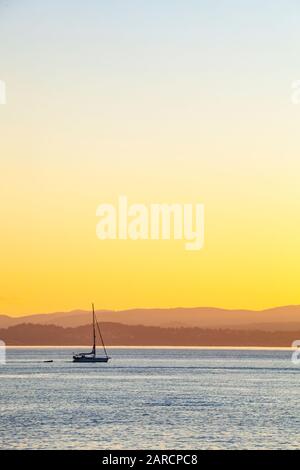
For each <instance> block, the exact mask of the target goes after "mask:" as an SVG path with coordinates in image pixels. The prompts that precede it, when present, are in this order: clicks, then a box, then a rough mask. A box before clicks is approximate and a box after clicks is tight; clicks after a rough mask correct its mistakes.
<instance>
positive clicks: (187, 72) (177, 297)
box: [0, 0, 300, 315]
mask: <svg viewBox="0 0 300 470" xmlns="http://www.w3.org/2000/svg"><path fill="white" fill-rule="evenodd" d="M292 5H293V2H290V3H289V5H285V6H284V3H283V2H269V1H267V2H263V4H262V3H261V2H258V0H254V1H252V2H250V1H246V2H237V1H228V2H224V3H223V2H210V1H200V2H198V1H197V2H196V1H188V2H182V1H171V0H166V1H165V2H160V1H158V0H155V1H153V2H138V1H128V2H122V1H121V0H118V1H112V2H102V1H100V2H96V1H92V2H89V4H88V5H86V4H85V3H84V2H79V1H75V2H72V8H70V2H67V1H62V2H53V3H50V2H37V1H33V0H29V1H26V2H8V3H7V4H6V5H5V4H3V3H2V2H1V4H0V58H1V59H0V79H1V80H3V81H5V83H6V90H7V103H6V104H5V105H0V165H1V166H0V188H1V189H0V193H1V202H0V218H1V244H0V268H1V290H0V313H7V314H12V315H21V314H23V313H35V312H49V311H56V310H60V311H61V310H71V309H75V308H88V307H89V305H90V302H91V300H93V301H94V302H95V304H96V307H97V308H99V309H100V308H107V309H124V308H131V307H154V306H156V307H171V306H186V307H188V306H204V305H205V306H207V305H209V306H219V307H226V308H254V309H262V308H265V307H270V306H275V305H286V304H299V303H300V289H299V279H300V248H299V240H300V218H299V214H300V211H299V209H300V202H299V201H300V184H299V174H300V158H299V155H300V140H299V123H300V104H299V105H297V104H293V103H292V100H291V93H292V89H291V86H292V83H293V82H294V81H295V80H297V79H299V78H300V54H299V51H298V48H299V40H300V37H299V35H300V32H299V24H298V23H299V21H298V19H299V13H300V11H299V9H300V6H299V5H298V4H296V3H294V10H295V11H293V8H292ZM283 6H284V8H283ZM297 18H298V19H297ZM120 194H124V195H127V197H128V201H129V203H144V204H150V203H160V202H168V203H172V202H179V203H196V202H200V203H204V205H205V245H204V248H203V249H202V250H200V251H199V252H198V251H192V252H189V251H186V250H184V248H183V242H182V241H177V240H176V241H174V240H171V241H163V240H162V241H146V240H144V241H130V240H126V241H118V240H116V241H101V240H99V239H98V238H97V237H96V224H97V217H96V208H97V206H98V205H99V204H101V203H103V202H108V203H112V204H116V203H117V200H118V197H119V195H120Z"/></svg>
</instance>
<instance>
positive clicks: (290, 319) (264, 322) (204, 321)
mask: <svg viewBox="0 0 300 470" xmlns="http://www.w3.org/2000/svg"><path fill="white" fill-rule="evenodd" d="M97 318H98V320H99V321H100V322H110V323H122V324H124V325H131V326H134V325H144V326H155V327H162V328H178V327H184V328H194V327H198V328H229V329H232V330H234V329H238V330H243V329H246V330H249V329H251V330H260V331H296V330H298V331H299V330H300V305H290V306H284V307H276V308H270V309H267V310H261V311H254V310H226V309H220V308H212V307H196V308H170V309H132V310H121V311H113V310H99V311H97ZM90 321H91V313H90V312H89V311H84V310H73V311H71V312H56V313H45V314H35V315H25V316H21V317H11V316H8V315H0V328H8V327H11V326H16V325H20V324H21V323H22V324H24V323H31V324H38V325H55V326H60V327H64V328H67V327H70V328H75V327H78V326H83V325H87V324H88V323H89V322H90Z"/></svg>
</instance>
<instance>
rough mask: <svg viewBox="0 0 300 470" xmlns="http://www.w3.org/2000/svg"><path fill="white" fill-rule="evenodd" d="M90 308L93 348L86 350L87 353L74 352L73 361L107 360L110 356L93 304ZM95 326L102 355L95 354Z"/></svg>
mask: <svg viewBox="0 0 300 470" xmlns="http://www.w3.org/2000/svg"><path fill="white" fill-rule="evenodd" d="M92 309H93V349H92V351H91V352H88V353H78V354H74V355H73V362H108V361H109V359H110V357H109V356H108V355H107V351H106V348H105V344H104V341H103V337H102V334H101V331H100V327H99V324H98V322H97V320H96V317H95V309H94V304H92ZM96 327H97V330H98V333H99V336H100V339H101V343H102V346H103V351H104V356H98V357H97V354H96Z"/></svg>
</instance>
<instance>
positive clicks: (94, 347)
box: [92, 304, 96, 356]
mask: <svg viewBox="0 0 300 470" xmlns="http://www.w3.org/2000/svg"><path fill="white" fill-rule="evenodd" d="M92 308H93V354H94V356H96V330H95V309H94V304H92Z"/></svg>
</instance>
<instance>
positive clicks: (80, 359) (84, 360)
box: [73, 356, 110, 363]
mask: <svg viewBox="0 0 300 470" xmlns="http://www.w3.org/2000/svg"><path fill="white" fill-rule="evenodd" d="M109 359H110V358H109V357H76V356H73V362H80V363H87V362H88V363H94V362H108V361H109Z"/></svg>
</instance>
